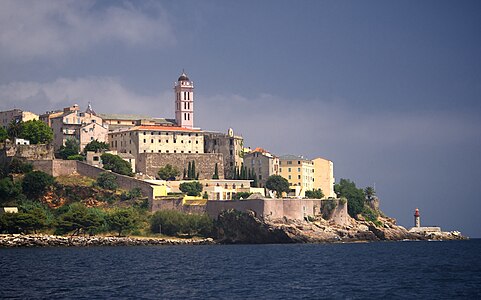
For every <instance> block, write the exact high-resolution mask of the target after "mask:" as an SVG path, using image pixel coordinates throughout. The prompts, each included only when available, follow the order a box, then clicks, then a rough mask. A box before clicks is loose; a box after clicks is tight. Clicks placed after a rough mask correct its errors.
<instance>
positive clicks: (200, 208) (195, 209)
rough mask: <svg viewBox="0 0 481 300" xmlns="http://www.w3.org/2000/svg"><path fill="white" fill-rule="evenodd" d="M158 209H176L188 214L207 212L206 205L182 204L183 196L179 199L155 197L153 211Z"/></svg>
mask: <svg viewBox="0 0 481 300" xmlns="http://www.w3.org/2000/svg"><path fill="white" fill-rule="evenodd" d="M158 210H176V211H181V212H184V213H188V214H203V213H205V212H206V205H182V198H179V199H167V200H163V199H162V200H161V199H154V201H153V202H152V209H151V211H152V212H156V211H158Z"/></svg>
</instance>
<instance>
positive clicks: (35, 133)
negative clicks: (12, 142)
mask: <svg viewBox="0 0 481 300" xmlns="http://www.w3.org/2000/svg"><path fill="white" fill-rule="evenodd" d="M20 128H21V129H20V134H19V137H21V138H23V139H27V140H29V141H30V144H48V143H50V142H51V141H52V139H53V131H52V128H50V127H48V125H47V124H45V122H42V121H40V120H30V121H27V122H24V123H22V124H21V127H20Z"/></svg>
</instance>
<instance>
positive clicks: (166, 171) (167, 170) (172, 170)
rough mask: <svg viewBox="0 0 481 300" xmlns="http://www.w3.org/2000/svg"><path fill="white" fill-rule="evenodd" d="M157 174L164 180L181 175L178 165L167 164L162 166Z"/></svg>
mask: <svg viewBox="0 0 481 300" xmlns="http://www.w3.org/2000/svg"><path fill="white" fill-rule="evenodd" d="M157 175H158V176H159V178H160V179H162V180H175V177H177V176H179V175H180V171H179V170H178V169H177V168H176V167H172V165H170V164H167V165H166V166H165V167H163V168H160V170H159V172H157Z"/></svg>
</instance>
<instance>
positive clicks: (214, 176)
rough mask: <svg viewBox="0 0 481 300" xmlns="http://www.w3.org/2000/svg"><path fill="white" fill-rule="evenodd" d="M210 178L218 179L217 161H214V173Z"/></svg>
mask: <svg viewBox="0 0 481 300" xmlns="http://www.w3.org/2000/svg"><path fill="white" fill-rule="evenodd" d="M212 179H219V167H218V166H217V163H215V167H214V175H212Z"/></svg>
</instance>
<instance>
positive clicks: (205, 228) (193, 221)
mask: <svg viewBox="0 0 481 300" xmlns="http://www.w3.org/2000/svg"><path fill="white" fill-rule="evenodd" d="M212 229H213V221H212V219H211V218H210V217H209V216H207V215H196V214H192V215H188V214H185V213H182V212H179V211H174V210H161V211H157V212H155V213H154V214H153V215H152V218H151V219H150V230H151V231H152V232H153V233H162V234H166V235H170V236H175V235H189V236H204V237H207V236H210V235H211V234H212Z"/></svg>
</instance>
